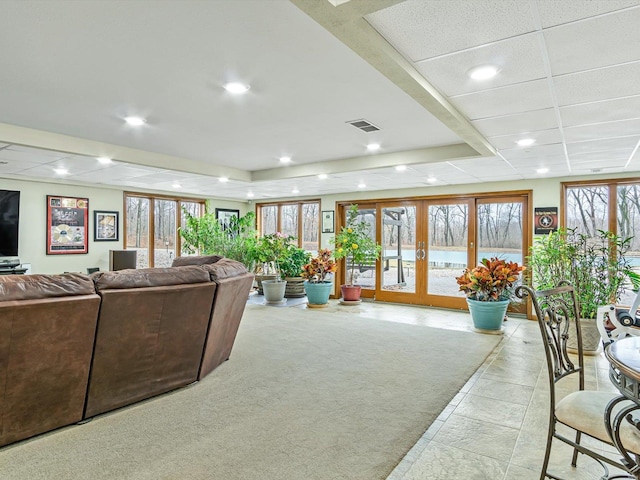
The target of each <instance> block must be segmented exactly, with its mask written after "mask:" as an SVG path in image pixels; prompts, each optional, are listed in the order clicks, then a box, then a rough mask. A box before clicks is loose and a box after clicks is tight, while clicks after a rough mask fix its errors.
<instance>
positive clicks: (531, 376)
mask: <svg viewBox="0 0 640 480" xmlns="http://www.w3.org/2000/svg"><path fill="white" fill-rule="evenodd" d="M301 308H304V307H301ZM343 308H348V307H343ZM353 312H354V313H356V312H357V314H358V315H360V316H362V317H365V318H377V319H380V320H389V321H402V322H404V323H412V324H417V325H427V326H431V327H436V328H444V329H454V330H469V331H471V330H473V329H472V326H471V321H470V318H469V314H468V313H467V312H458V311H450V310H440V309H432V308H425V307H412V306H404V305H390V304H383V303H374V302H363V303H362V304H361V305H360V306H358V307H356V308H354V309H353ZM477 335H482V334H480V333H478V334H477ZM461 354H463V350H462V349H461ZM585 364H586V373H585V379H586V386H587V388H589V389H600V390H606V391H616V390H615V388H614V387H613V385H612V384H611V382H610V380H609V378H608V364H607V361H606V360H605V358H604V356H603V355H602V354H600V355H597V356H593V357H585ZM544 366H545V363H544V351H543V347H542V344H541V340H540V331H539V328H538V325H537V323H536V322H534V321H530V320H525V319H520V318H511V319H510V320H509V321H507V322H505V333H504V335H503V340H502V342H501V343H500V344H499V345H498V346H497V347H496V349H495V351H494V352H493V353H492V354H491V355H490V356H489V357H488V358H487V360H486V361H485V362H484V364H483V365H482V366H481V367H480V368H479V369H478V371H477V372H476V373H475V375H473V377H472V378H471V379H470V380H469V382H468V383H467V384H466V385H465V386H464V387H463V388H462V390H461V391H460V392H459V393H458V395H456V397H455V398H454V399H453V400H452V401H451V403H450V404H449V405H448V406H447V407H446V408H445V410H444V411H443V412H442V414H441V415H440V417H439V418H438V419H437V420H436V421H435V422H434V423H433V425H432V426H431V427H430V428H429V430H428V431H427V432H426V433H425V434H424V435H423V437H422V439H421V440H419V441H418V443H417V444H416V445H415V446H414V447H413V448H412V449H411V451H409V453H408V454H407V455H406V457H405V458H404V459H403V460H402V461H401V462H400V464H399V465H398V466H397V467H396V469H395V470H394V471H393V472H392V473H391V475H389V477H388V479H387V480H469V479H477V480H537V479H539V477H540V465H541V463H542V458H543V454H544V446H545V438H546V431H547V421H548V384H547V377H546V375H547V373H546V368H545V369H543V367H544ZM567 387H568V386H567ZM571 388H573V387H571ZM569 391H570V390H569V389H566V392H569ZM571 452H572V451H571V449H570V448H568V447H567V446H566V445H563V444H561V442H557V441H556V442H555V443H554V449H553V453H552V457H551V465H552V469H551V471H552V472H554V473H556V474H560V475H561V476H563V477H564V478H567V479H568V480H578V479H587V480H591V479H594V480H595V479H598V478H600V476H601V472H602V470H601V468H600V466H599V465H598V464H596V463H595V462H594V461H593V460H591V459H590V458H588V457H585V456H583V455H581V456H580V457H579V458H578V467H577V468H576V469H574V468H572V467H571V465H570V460H571ZM611 452H614V450H613V449H611Z"/></svg>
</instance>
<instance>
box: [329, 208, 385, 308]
mask: <svg viewBox="0 0 640 480" xmlns="http://www.w3.org/2000/svg"><path fill="white" fill-rule="evenodd" d="M333 243H334V245H335V247H336V248H335V251H334V256H335V258H336V260H341V259H343V258H344V259H346V268H347V278H346V280H347V283H346V284H345V285H341V286H340V289H341V291H342V299H343V300H344V301H348V302H352V301H353V302H357V301H360V293H361V291H362V287H360V285H355V284H354V281H355V276H356V269H357V268H358V265H363V264H367V263H371V262H374V261H376V260H377V259H378V258H379V257H380V251H381V250H382V247H381V246H380V245H378V244H377V243H376V241H375V238H373V236H372V235H371V227H370V225H369V224H368V223H367V222H365V221H364V220H359V219H358V205H351V207H350V208H349V211H348V212H347V224H346V225H345V226H344V227H342V228H341V229H340V232H338V234H337V235H336V237H335V238H334V239H333Z"/></svg>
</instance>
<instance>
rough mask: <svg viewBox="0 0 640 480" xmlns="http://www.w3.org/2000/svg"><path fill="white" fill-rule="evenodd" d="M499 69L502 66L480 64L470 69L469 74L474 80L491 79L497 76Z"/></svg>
mask: <svg viewBox="0 0 640 480" xmlns="http://www.w3.org/2000/svg"><path fill="white" fill-rule="evenodd" d="M499 71H500V68H499V67H497V66H495V65H480V66H478V67H474V68H472V69H471V70H469V76H470V77H471V78H472V79H473V80H479V81H482V80H489V79H490V78H493V77H495V76H496V75H497V74H498V72H499Z"/></svg>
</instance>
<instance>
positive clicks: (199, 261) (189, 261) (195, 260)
mask: <svg viewBox="0 0 640 480" xmlns="http://www.w3.org/2000/svg"><path fill="white" fill-rule="evenodd" d="M221 258H223V257H221V256H220V255H196V256H185V257H176V258H174V259H173V263H172V264H171V266H172V267H184V266H185V265H208V264H210V263H216V262H217V261H218V260H220V259H221Z"/></svg>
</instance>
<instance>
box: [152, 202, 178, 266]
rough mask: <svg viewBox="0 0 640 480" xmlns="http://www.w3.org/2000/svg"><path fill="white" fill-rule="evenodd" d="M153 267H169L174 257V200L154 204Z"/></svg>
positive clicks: (175, 206)
mask: <svg viewBox="0 0 640 480" xmlns="http://www.w3.org/2000/svg"><path fill="white" fill-rule="evenodd" d="M154 206H155V208H154V212H153V213H154V220H155V221H154V243H153V247H154V255H153V266H154V267H170V266H171V263H172V262H173V259H174V258H175V256H176V210H177V202H176V201H175V200H155V202H154Z"/></svg>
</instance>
